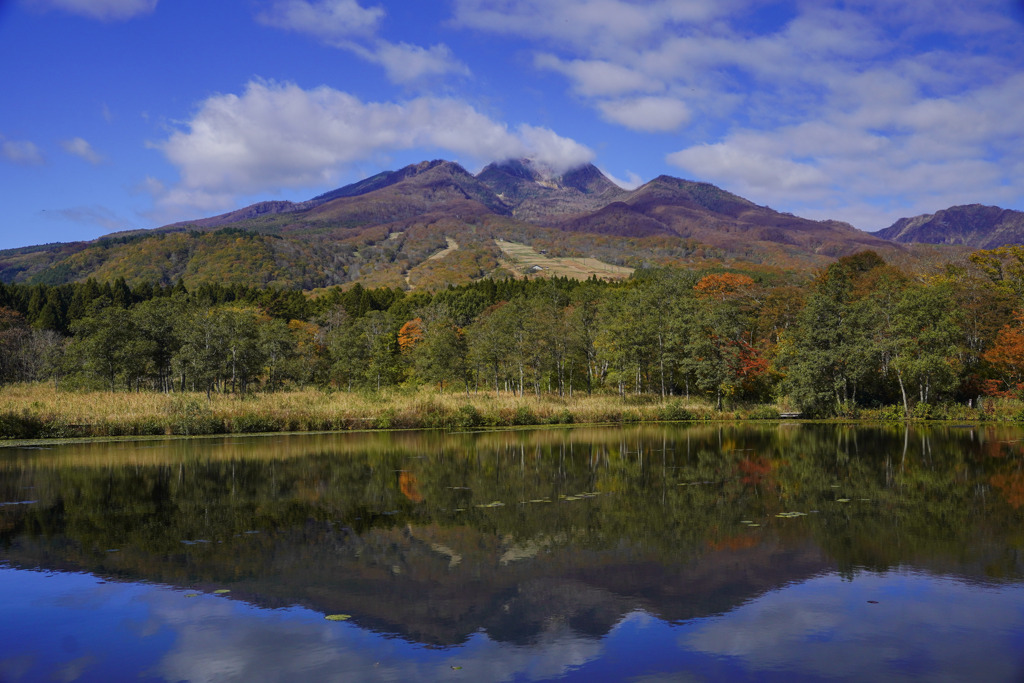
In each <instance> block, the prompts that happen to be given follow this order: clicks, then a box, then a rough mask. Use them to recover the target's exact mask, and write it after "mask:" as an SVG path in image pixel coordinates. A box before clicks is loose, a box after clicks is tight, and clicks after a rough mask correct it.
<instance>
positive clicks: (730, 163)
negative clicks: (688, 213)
mask: <svg viewBox="0 0 1024 683" xmlns="http://www.w3.org/2000/svg"><path fill="white" fill-rule="evenodd" d="M454 1H455V23H456V24H457V25H461V26H463V27H465V28H470V29H476V30H482V31H488V32H491V33H493V34H495V35H499V36H501V35H507V36H515V37H519V38H522V39H525V40H527V41H532V42H533V44H534V46H535V48H536V50H537V51H536V53H535V55H534V58H533V65H534V67H536V68H537V69H541V70H547V71H552V72H555V73H559V74H561V75H563V76H564V77H565V78H566V80H567V83H568V85H569V87H570V88H571V90H572V92H573V93H575V94H576V95H578V96H579V97H581V98H582V99H583V101H584V102H585V103H586V104H588V105H589V106H591V107H593V108H594V109H595V110H596V111H597V112H598V113H599V114H600V115H601V116H602V118H604V119H605V120H606V121H609V122H612V123H615V124H618V125H621V126H623V127H625V128H629V129H632V130H644V131H648V132H673V131H683V129H684V128H685V132H683V133H682V135H683V136H684V138H683V142H681V143H678V146H677V147H676V150H675V151H672V153H670V154H668V155H667V157H666V159H667V160H668V162H669V163H671V164H674V165H676V166H678V167H680V168H683V169H685V170H686V171H687V173H688V174H690V175H691V176H692V177H696V178H698V179H706V180H710V181H712V182H716V183H719V184H721V185H723V186H725V187H727V188H728V189H730V190H732V191H734V192H738V193H740V194H744V195H746V196H749V197H750V198H751V199H753V200H754V201H757V202H759V203H766V204H769V205H772V206H775V207H776V208H780V209H783V210H788V211H793V212H796V213H801V214H803V215H809V214H817V215H821V214H822V212H823V210H824V211H828V212H833V213H831V215H832V216H833V217H837V218H841V219H845V220H849V221H850V222H853V223H854V224H855V225H858V227H865V228H868V227H870V228H880V227H884V225H885V224H881V225H880V224H877V223H875V224H873V225H864V224H863V221H864V220H867V219H869V218H871V217H874V218H873V219H872V220H876V221H877V220H880V219H881V218H882V217H884V216H895V217H898V214H896V212H900V214H902V215H906V213H905V212H906V211H907V209H908V207H919V206H927V207H928V209H929V210H930V211H935V210H937V209H939V208H945V207H946V206H949V205H951V204H952V203H953V202H954V201H957V202H961V201H977V202H982V203H999V202H1003V204H1001V205H1004V206H1005V205H1006V204H1007V203H1009V205H1010V206H1011V207H1013V208H1017V207H1021V204H1020V203H1021V201H1022V200H1021V197H1024V178H1022V177H1021V175H1020V173H1018V172H1016V170H1015V169H1019V168H1020V166H1021V162H1020V161H1019V158H1020V156H1021V154H1020V151H1021V149H1022V147H1021V145H1022V144H1024V117H1022V116H1021V115H1020V112H1021V111H1024V76H1022V75H1021V68H1020V67H1021V57H1020V52H1019V50H1018V49H1017V47H1019V42H1020V41H1019V36H1020V24H1019V22H1016V21H1015V20H1014V18H1013V17H1012V16H1011V12H1012V10H1010V9H1009V8H1008V6H1007V4H1008V3H1006V2H1005V0H979V1H978V2H977V3H963V2H958V1H957V0H921V2H913V3H908V2H905V1H903V0H848V1H846V2H840V1H839V0H825V1H824V2H814V3H811V2H796V3H791V4H789V5H779V4H778V3H765V2H762V1H761V0H728V1H727V2H722V3H715V4H711V3H709V2H704V1H703V0H698V1H697V2H692V3H689V2H667V1H665V2H663V1H661V0H648V1H646V2H628V3H627V2H625V1H624V0H621V1H620V0H564V1H563V2H557V3H552V2H546V1H545V0H454ZM769 6H771V7H769ZM598 9H601V10H603V11H597V10H598ZM1021 208H1024V207H1021ZM826 215H828V214H826ZM890 222H891V221H890Z"/></svg>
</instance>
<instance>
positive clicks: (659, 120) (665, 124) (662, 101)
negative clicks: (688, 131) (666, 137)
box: [598, 97, 690, 132]
mask: <svg viewBox="0 0 1024 683" xmlns="http://www.w3.org/2000/svg"><path fill="white" fill-rule="evenodd" d="M598 106H599V107H600V109H601V112H602V114H603V115H604V118H605V119H607V120H609V121H613V122H615V123H620V124H622V125H623V126H625V127H626V128H631V129H633V130H640V131H648V132H663V131H672V130H676V129H677V128H679V127H680V126H682V125H683V124H685V123H686V122H688V121H689V120H690V109H689V107H687V106H686V104H685V103H684V102H680V101H679V100H677V99H674V98H671V97H638V98H634V99H624V100H613V101H608V102H601V103H600V104H599V105H598Z"/></svg>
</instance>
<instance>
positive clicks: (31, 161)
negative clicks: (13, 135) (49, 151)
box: [0, 135, 46, 166]
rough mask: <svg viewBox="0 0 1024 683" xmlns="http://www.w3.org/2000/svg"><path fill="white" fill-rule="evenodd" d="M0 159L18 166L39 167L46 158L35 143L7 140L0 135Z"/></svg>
mask: <svg viewBox="0 0 1024 683" xmlns="http://www.w3.org/2000/svg"><path fill="white" fill-rule="evenodd" d="M0 159H5V160H7V161H9V162H11V163H12V164H17V165H19V166H41V165H43V164H45V163H46V158H45V157H44V156H43V153H42V152H41V151H39V148H38V147H36V145H35V143H33V142H29V141H28V140H7V139H5V138H4V136H2V135H0Z"/></svg>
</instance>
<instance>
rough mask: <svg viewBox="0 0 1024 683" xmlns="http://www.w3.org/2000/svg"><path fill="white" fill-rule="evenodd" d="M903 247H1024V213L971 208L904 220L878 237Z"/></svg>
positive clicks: (886, 229)
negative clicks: (908, 244)
mask: <svg viewBox="0 0 1024 683" xmlns="http://www.w3.org/2000/svg"><path fill="white" fill-rule="evenodd" d="M875 235H877V236H878V237H881V238H883V239H887V240H892V241H893V242H900V243H904V244H907V243H924V244H956V245H964V246H968V247H972V248H974V249H994V248H996V247H1001V246H1004V245H1007V244H1024V211H1013V210H1011V209H1001V208H999V207H998V206H982V205H981V204H968V205H965V206H952V207H950V208H948V209H944V210H942V211H937V212H935V213H930V214H923V215H921V216H914V217H913V218H901V219H899V220H898V221H896V222H895V223H893V224H892V225H891V226H889V227H888V228H884V229H882V230H879V231H878V232H876V233H875Z"/></svg>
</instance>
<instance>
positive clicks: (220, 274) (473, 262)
mask: <svg viewBox="0 0 1024 683" xmlns="http://www.w3.org/2000/svg"><path fill="white" fill-rule="evenodd" d="M496 240H501V242H500V244H503V245H505V246H504V247H502V246H499V242H498V241H496ZM508 243H517V244H519V245H525V246H524V247H523V248H526V249H527V251H529V250H530V248H531V247H532V249H533V250H534V251H535V252H537V253H538V254H549V255H551V256H558V257H573V258H579V257H586V258H592V259H597V260H600V261H604V262H606V263H610V264H613V265H617V266H628V267H637V266H644V265H658V266H682V267H709V266H715V267H719V266H727V267H740V268H750V267H756V268H762V269H764V268H769V269H777V270H790V271H808V270H811V269H813V268H816V267H820V266H823V265H825V264H827V263H829V262H830V261H832V260H833V259H835V258H837V257H839V256H844V255H847V254H850V253H853V252H855V251H860V250H863V249H874V250H876V251H878V252H880V253H882V254H883V256H885V255H888V256H899V257H901V258H902V257H903V256H905V251H906V249H905V248H904V247H901V246H898V245H896V244H894V243H892V242H887V241H885V240H883V239H881V238H880V237H879V236H875V235H871V234H868V233H864V232H861V231H859V230H856V229H855V228H853V227H852V226H850V225H848V224H845V223H839V222H836V221H812V220H808V219H805V218H800V217H797V216H793V215H791V214H785V213H779V212H777V211H774V210H772V209H770V208H768V207H764V206H759V205H757V204H754V203H753V202H751V201H749V200H747V199H744V198H742V197H739V196H737V195H734V194H731V193H729V192H726V191H725V190H722V189H720V188H718V187H715V186H714V185H711V184H708V183H701V182H693V181H689V180H681V179H679V178H673V177H670V176H660V177H658V178H655V179H654V180H652V181H650V182H649V183H646V184H644V185H642V186H640V187H638V188H636V189H635V190H625V189H623V188H620V187H618V186H617V185H616V184H615V183H613V182H612V181H611V180H609V179H608V178H607V177H606V176H605V175H604V174H603V173H601V171H600V170H599V169H597V168H596V167H595V166H593V165H590V164H587V165H584V166H580V167H578V168H575V169H572V170H570V171H568V172H555V171H553V170H552V169H550V168H546V167H544V166H543V165H541V164H537V163H535V162H533V161H530V160H523V159H520V160H506V161H502V162H498V163H493V164H490V165H488V166H487V167H485V168H484V169H483V170H482V171H480V173H478V174H476V175H473V174H471V173H469V172H468V171H466V170H465V169H464V168H463V167H462V166H460V165H459V164H457V163H453V162H450V161H444V160H434V161H424V162H422V163H419V164H413V165H410V166H406V167H405V168H402V169H399V170H397V171H388V172H385V173H379V174H377V175H375V176H372V177H370V178H366V179H365V180H361V181H359V182H356V183H353V184H350V185H346V186H345V187H341V188H338V189H336V190H333V191H331V192H328V193H325V194H322V195H319V196H317V197H313V198H311V199H309V200H307V201H304V202H287V201H268V202H260V203H257V204H253V205H251V206H247V207H243V208H241V209H237V210H235V211H231V212H228V213H224V214H220V215H218V216H212V217H207V218H200V219H198V220H193V221H187V222H182V223H175V224H172V225H168V226H165V227H162V228H157V229H155V230H137V231H130V232H125V233H119V234H115V235H109V236H107V237H104V238H101V239H99V240H95V241H92V242H81V243H72V244H65V245H47V246H46V247H33V248H27V249H15V250H7V251H3V252H0V281H5V282H44V283H50V284H58V283H61V282H68V281H75V280H84V279H86V278H89V277H95V278H97V279H113V278H117V277H124V278H125V279H126V280H128V281H140V280H148V281H154V282H162V283H172V282H176V281H177V280H179V279H182V280H184V281H185V283H186V285H188V286H192V285H194V284H198V283H201V282H205V281H210V280H213V281H217V282H222V283H229V284H230V283H236V284H244V285H250V286H279V287H302V288H305V289H312V288H317V287H325V286H331V285H337V284H347V283H353V282H359V283H361V284H363V285H364V286H368V287H369V286H385V285H386V286H393V287H401V288H409V287H429V288H433V287H439V286H444V285H446V284H449V283H458V282H465V281H468V280H472V279H477V278H481V277H486V276H497V277H504V276H518V275H522V274H523V273H524V271H523V266H522V265H521V264H522V261H521V260H520V259H519V257H517V256H516V255H515V254H514V253H512V252H511V251H503V249H508ZM542 270H543V269H542Z"/></svg>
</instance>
